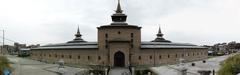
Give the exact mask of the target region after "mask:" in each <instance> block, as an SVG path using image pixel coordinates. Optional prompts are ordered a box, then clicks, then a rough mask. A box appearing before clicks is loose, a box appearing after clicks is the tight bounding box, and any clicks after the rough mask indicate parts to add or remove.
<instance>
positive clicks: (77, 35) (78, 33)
mask: <svg viewBox="0 0 240 75" xmlns="http://www.w3.org/2000/svg"><path fill="white" fill-rule="evenodd" d="M75 36H76V37H81V36H82V35H81V34H80V30H79V26H78V29H77V34H75Z"/></svg>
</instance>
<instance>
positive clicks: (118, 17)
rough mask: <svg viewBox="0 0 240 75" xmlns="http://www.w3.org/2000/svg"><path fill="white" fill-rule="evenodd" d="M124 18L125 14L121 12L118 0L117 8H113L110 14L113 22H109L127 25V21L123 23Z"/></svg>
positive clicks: (125, 18) (125, 17)
mask: <svg viewBox="0 0 240 75" xmlns="http://www.w3.org/2000/svg"><path fill="white" fill-rule="evenodd" d="M126 20H127V15H125V14H123V10H122V8H121V4H120V0H118V4H117V9H116V10H115V13H114V14H113V15H112V21H113V23H111V25H127V23H125V22H126Z"/></svg>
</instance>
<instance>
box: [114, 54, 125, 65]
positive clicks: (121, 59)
mask: <svg viewBox="0 0 240 75" xmlns="http://www.w3.org/2000/svg"><path fill="white" fill-rule="evenodd" d="M124 66H125V56H124V53H123V52H120V51H118V52H116V53H115V54H114V67H124Z"/></svg>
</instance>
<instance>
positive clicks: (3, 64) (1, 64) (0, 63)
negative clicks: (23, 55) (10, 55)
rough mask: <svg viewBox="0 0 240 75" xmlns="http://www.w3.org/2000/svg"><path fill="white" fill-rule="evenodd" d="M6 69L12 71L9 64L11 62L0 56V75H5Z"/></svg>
mask: <svg viewBox="0 0 240 75" xmlns="http://www.w3.org/2000/svg"><path fill="white" fill-rule="evenodd" d="M4 68H9V69H10V64H9V61H8V59H7V58H6V57H4V56H0V74H3V69H4Z"/></svg>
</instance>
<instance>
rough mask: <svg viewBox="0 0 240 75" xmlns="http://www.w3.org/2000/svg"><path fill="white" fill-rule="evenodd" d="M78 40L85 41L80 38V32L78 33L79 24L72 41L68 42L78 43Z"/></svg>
mask: <svg viewBox="0 0 240 75" xmlns="http://www.w3.org/2000/svg"><path fill="white" fill-rule="evenodd" d="M78 42H86V41H84V40H83V39H82V34H81V33H80V30H79V26H78V29H77V33H76V34H75V39H73V40H72V41H68V43H78Z"/></svg>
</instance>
